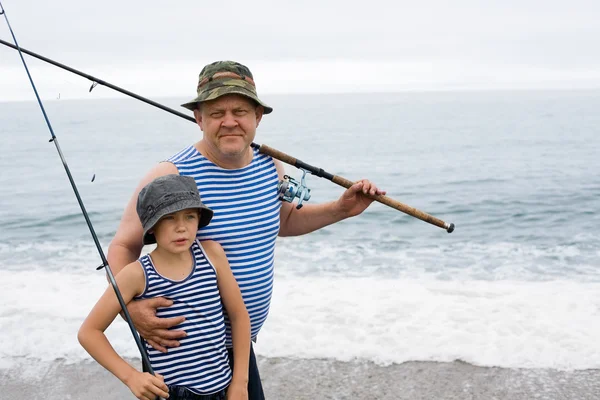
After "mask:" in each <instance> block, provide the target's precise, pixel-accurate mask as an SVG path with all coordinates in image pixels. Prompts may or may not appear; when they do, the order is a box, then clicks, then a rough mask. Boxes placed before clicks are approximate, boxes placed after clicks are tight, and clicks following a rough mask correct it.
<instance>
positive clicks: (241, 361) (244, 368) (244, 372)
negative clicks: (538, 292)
mask: <svg viewBox="0 0 600 400" xmlns="http://www.w3.org/2000/svg"><path fill="white" fill-rule="evenodd" d="M202 247H203V248H204V250H205V251H206V252H207V255H208V257H209V258H210V261H211V262H212V263H213V265H214V267H215V269H216V271H217V284H218V286H219V293H220V295H221V300H222V301H223V306H224V307H225V310H226V311H227V316H228V317H229V321H230V322H231V339H232V341H233V379H232V381H231V389H230V390H232V389H233V387H234V386H237V385H239V386H237V387H239V388H240V390H241V389H242V388H243V389H244V390H247V387H248V369H249V363H250V317H249V316H248V311H247V310H246V305H245V304H244V299H243V298H242V293H241V292H240V288H239V286H238V284H237V281H236V280H235V277H234V276H233V273H232V272H231V268H229V262H228V261H227V257H226V256H225V251H224V250H223V248H222V247H221V245H220V244H218V243H217V242H213V241H212V240H208V241H203V242H202Z"/></svg>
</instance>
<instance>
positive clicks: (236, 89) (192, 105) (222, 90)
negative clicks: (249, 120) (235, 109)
mask: <svg viewBox="0 0 600 400" xmlns="http://www.w3.org/2000/svg"><path fill="white" fill-rule="evenodd" d="M227 94H239V95H242V96H245V97H248V98H249V99H251V100H254V101H255V102H256V103H258V104H259V105H261V106H262V107H263V108H264V112H263V114H270V113H271V112H273V108H272V107H269V106H268V105H266V104H265V103H264V102H263V101H261V100H260V99H259V98H258V96H256V95H255V94H254V93H252V92H250V91H248V90H246V89H245V88H243V87H241V86H221V87H218V88H216V89H213V90H211V91H210V92H209V93H208V95H206V94H202V95H201V96H198V97H196V98H195V99H194V100H192V101H188V102H187V103H184V104H182V105H181V107H184V108H187V109H188V110H190V111H194V110H195V109H196V108H197V107H198V103H202V102H204V101H210V100H214V99H218V98H219V97H221V96H225V95H227Z"/></svg>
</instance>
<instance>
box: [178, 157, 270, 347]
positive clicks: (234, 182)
mask: <svg viewBox="0 0 600 400" xmlns="http://www.w3.org/2000/svg"><path fill="white" fill-rule="evenodd" d="M253 151H254V156H253V158H252V162H251V163H250V164H249V165H247V166H246V167H244V168H240V169H224V168H221V167H219V166H217V165H215V164H213V163H212V162H211V161H209V160H208V159H207V158H206V157H204V156H203V155H202V154H200V153H199V152H198V150H196V148H195V147H194V146H193V145H192V146H189V147H187V148H185V149H183V150H182V151H180V152H179V153H177V154H176V155H174V156H173V157H171V158H170V159H169V160H168V161H170V162H171V163H173V164H174V165H175V166H176V167H177V169H178V170H179V174H180V175H188V176H192V177H193V178H194V179H195V180H196V185H197V186H198V191H199V192H200V196H201V198H202V201H203V202H204V204H206V205H207V206H208V207H209V208H211V209H212V210H213V211H214V216H213V219H212V221H211V222H210V224H209V225H208V226H206V227H204V228H201V229H200V230H198V234H197V238H198V239H200V240H207V239H208V240H214V241H216V242H218V243H219V244H221V246H222V247H223V249H224V250H225V254H226V255H227V259H228V261H229V265H230V266H231V270H232V272H233V275H234V276H235V278H236V280H237V283H238V285H239V287H240V291H241V292H242V297H243V298H244V303H245V304H246V309H247V310H248V314H249V316H250V325H251V335H252V339H253V340H256V336H257V335H258V332H259V331H260V328H261V327H262V325H263V323H264V322H265V320H266V318H267V315H268V313H269V307H270V304H271V294H272V291H273V262H274V257H275V240H276V239H277V234H278V233H279V210H280V208H281V201H280V200H279V197H278V193H277V185H278V183H279V177H278V175H277V170H276V168H275V163H274V162H273V159H272V158H271V157H269V156H267V155H264V154H260V153H258V151H257V150H255V149H253ZM225 329H226V338H227V339H226V343H227V346H228V347H231V326H230V324H229V320H228V318H227V315H225Z"/></svg>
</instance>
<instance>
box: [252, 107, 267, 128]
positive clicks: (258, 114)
mask: <svg viewBox="0 0 600 400" xmlns="http://www.w3.org/2000/svg"><path fill="white" fill-rule="evenodd" d="M254 112H255V113H256V126H258V125H259V124H260V121H261V120H262V117H263V114H264V113H265V108H264V107H263V106H261V105H259V106H257V107H256V109H255V111H254Z"/></svg>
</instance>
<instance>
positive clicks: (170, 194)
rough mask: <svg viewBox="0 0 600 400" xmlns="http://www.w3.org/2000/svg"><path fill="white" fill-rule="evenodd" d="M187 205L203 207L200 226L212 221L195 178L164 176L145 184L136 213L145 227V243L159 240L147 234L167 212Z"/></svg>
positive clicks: (172, 211) (181, 208)
mask: <svg viewBox="0 0 600 400" xmlns="http://www.w3.org/2000/svg"><path fill="white" fill-rule="evenodd" d="M187 208H197V209H199V210H200V220H199V222H198V229H200V228H202V227H204V226H206V225H208V224H209V222H210V220H211V219H212V217H213V211H212V210H211V209H210V208H208V207H206V206H205V205H204V203H202V201H201V200H200V193H198V187H197V186H196V181H195V180H194V178H192V177H191V176H182V175H176V174H171V175H165V176H160V177H158V178H156V179H154V180H153V181H152V182H150V183H149V184H147V185H146V186H144V188H143V189H142V190H141V191H140V194H139V195H138V201H137V213H138V216H139V217H140V221H141V223H142V228H144V244H153V243H156V238H155V237H154V234H152V233H148V231H149V230H150V229H152V227H154V225H156V223H157V222H158V221H159V220H160V219H161V218H162V217H164V216H165V215H167V214H172V213H175V212H177V211H181V210H185V209H187Z"/></svg>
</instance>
